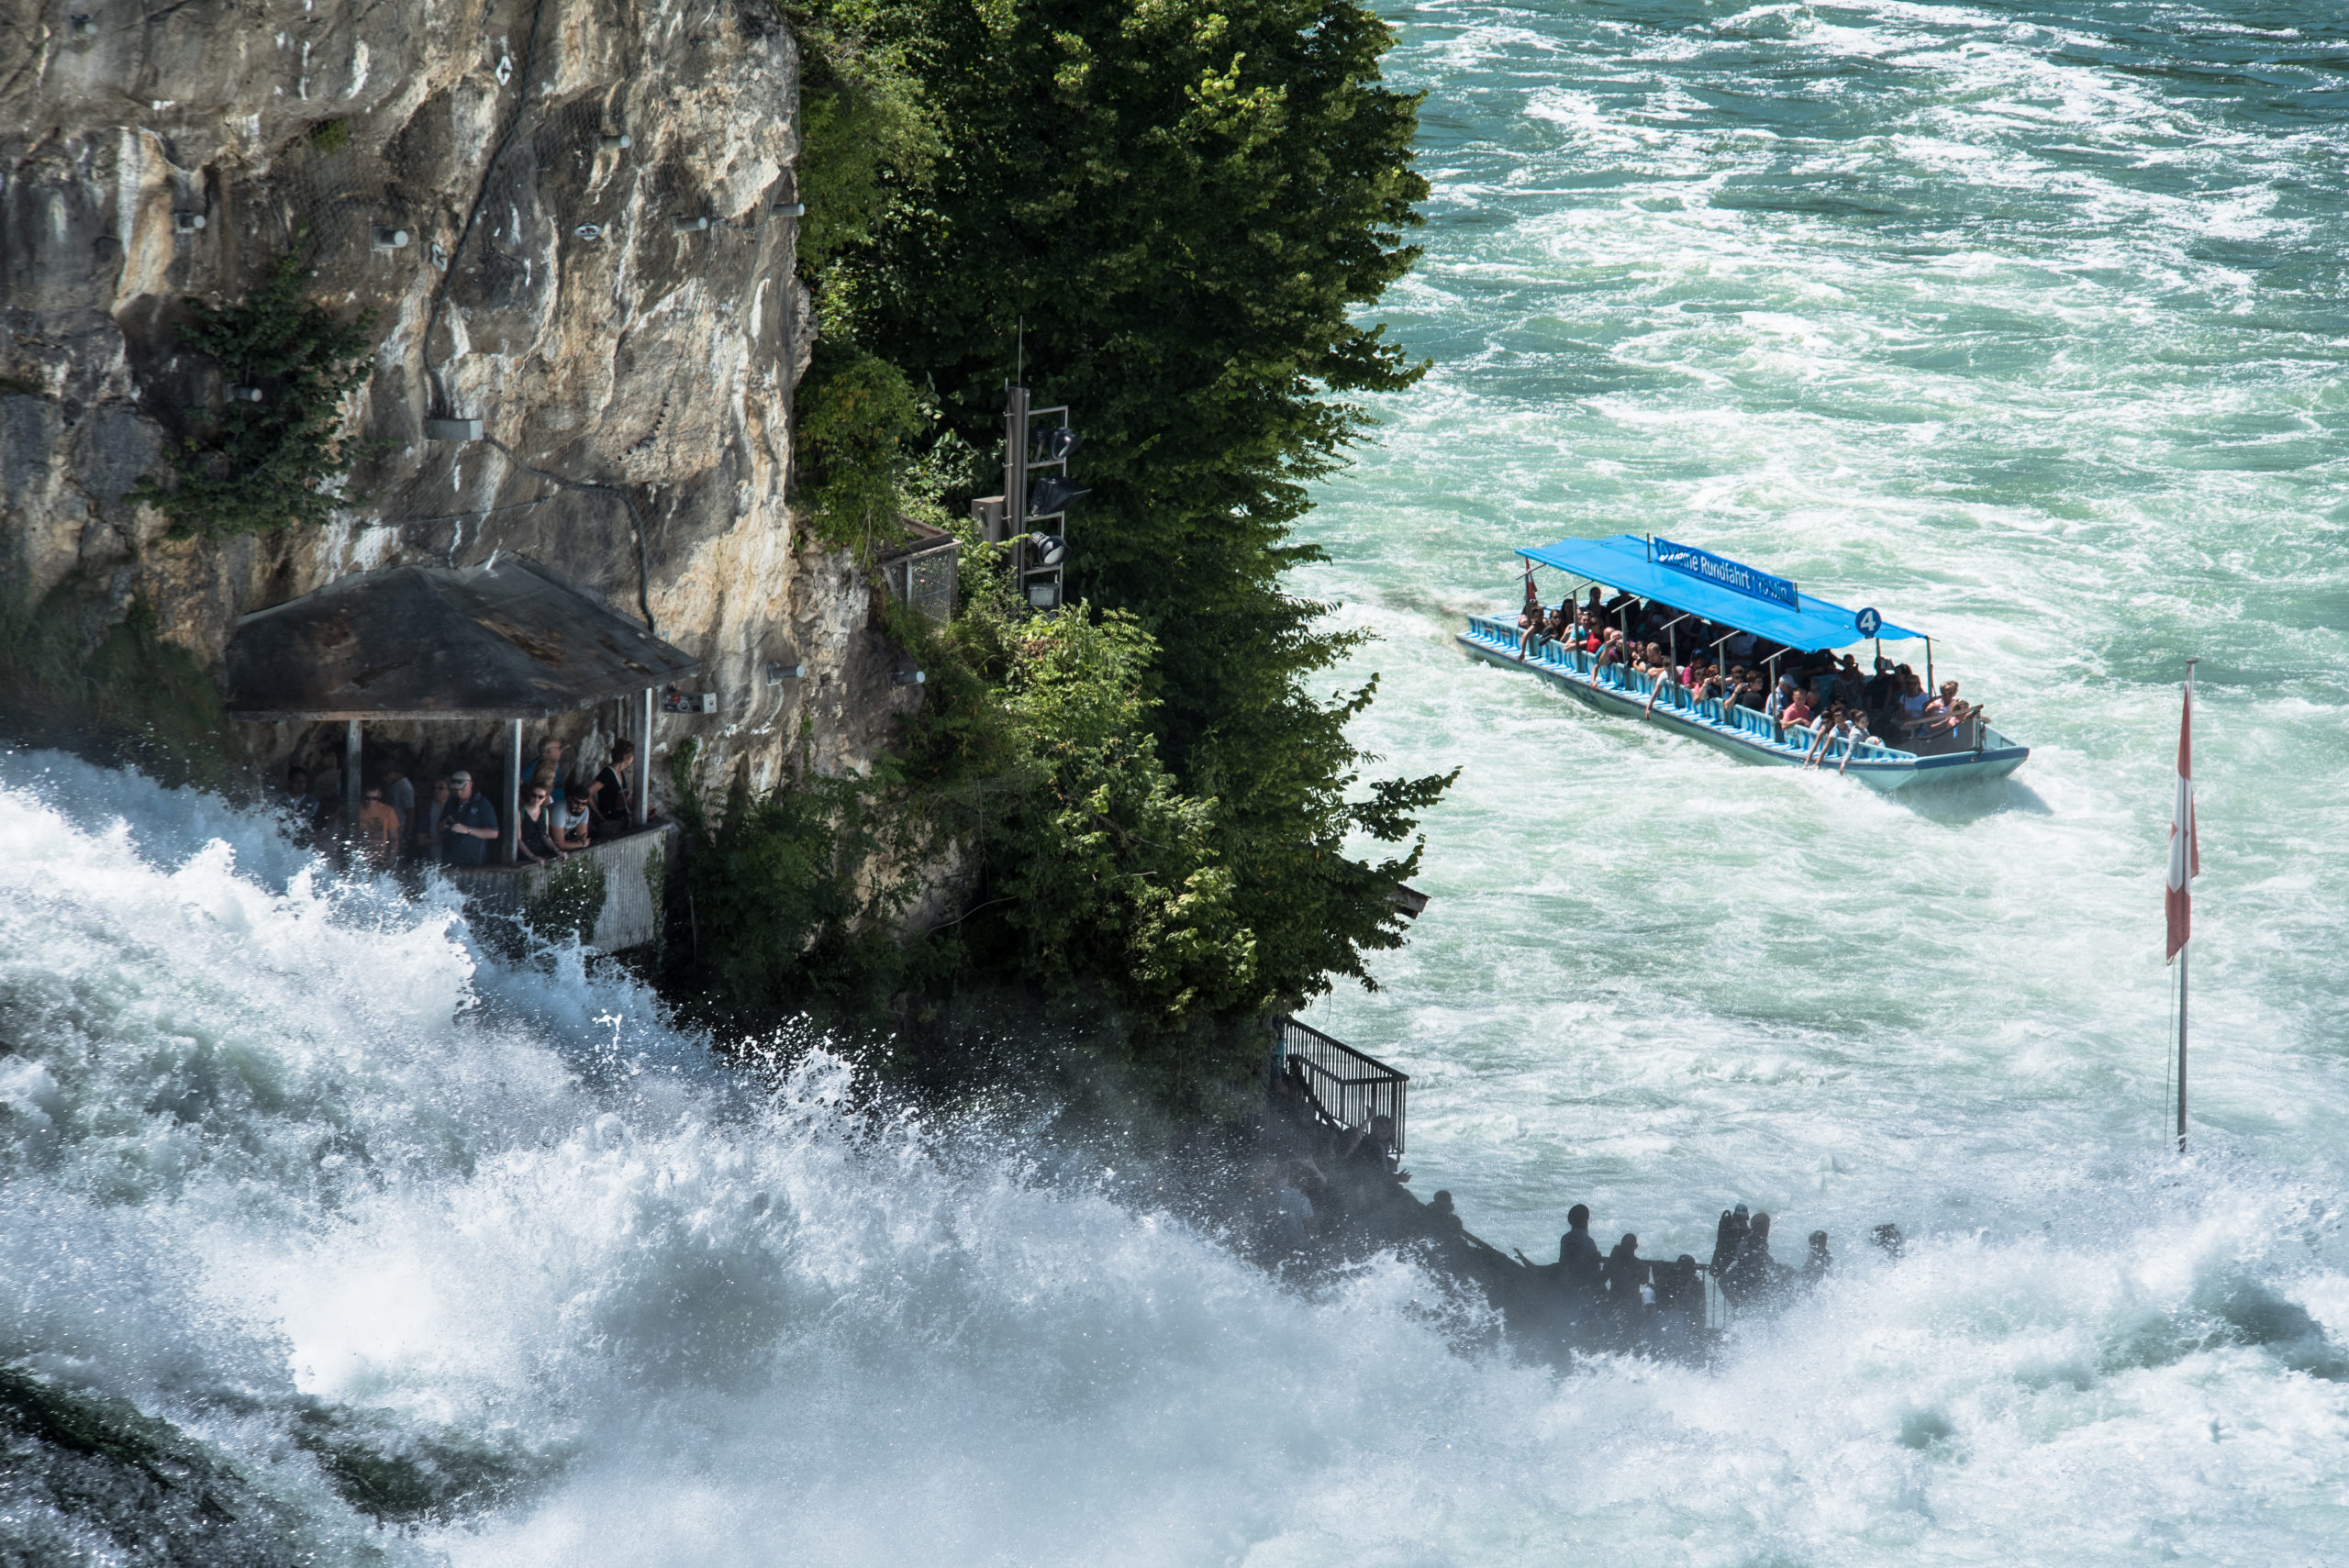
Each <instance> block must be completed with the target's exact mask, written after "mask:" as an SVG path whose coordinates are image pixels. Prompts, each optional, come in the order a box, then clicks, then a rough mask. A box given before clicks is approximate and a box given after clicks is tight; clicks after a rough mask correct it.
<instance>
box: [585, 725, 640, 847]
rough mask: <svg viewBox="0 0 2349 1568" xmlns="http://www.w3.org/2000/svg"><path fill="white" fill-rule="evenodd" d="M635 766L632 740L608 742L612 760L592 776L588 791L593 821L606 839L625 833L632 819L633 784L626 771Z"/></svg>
mask: <svg viewBox="0 0 2349 1568" xmlns="http://www.w3.org/2000/svg"><path fill="white" fill-rule="evenodd" d="M635 765H636V743H635V742H634V741H632V740H615V741H613V742H612V760H611V761H610V762H607V763H605V764H604V768H603V771H602V772H601V773H597V774H596V786H595V789H594V790H593V791H592V792H591V800H590V804H592V805H593V806H595V808H596V820H597V822H598V823H599V824H600V825H601V826H602V827H603V828H604V831H605V833H606V835H607V836H611V835H617V834H620V833H625V832H627V831H628V830H629V823H630V822H631V821H633V820H634V813H635V808H636V785H635V784H634V782H633V781H632V779H631V776H630V770H631V769H633V768H634V767H635Z"/></svg>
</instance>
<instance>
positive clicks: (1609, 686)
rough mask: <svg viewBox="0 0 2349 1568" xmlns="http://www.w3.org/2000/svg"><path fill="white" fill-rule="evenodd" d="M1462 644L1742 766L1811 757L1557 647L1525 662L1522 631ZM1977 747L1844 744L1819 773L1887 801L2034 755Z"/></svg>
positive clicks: (1998, 771)
mask: <svg viewBox="0 0 2349 1568" xmlns="http://www.w3.org/2000/svg"><path fill="white" fill-rule="evenodd" d="M1459 641H1460V645H1461V647H1462V648H1464V649H1465V650H1467V651H1469V652H1470V653H1473V654H1475V656H1476V657H1477V658H1479V659H1482V660H1484V661H1486V662H1488V663H1493V664H1498V665H1500V666H1502V667H1503V668H1505V669H1510V670H1522V671H1526V672H1529V673H1532V674H1534V675H1537V676H1539V677H1541V678H1542V680H1544V681H1546V682H1548V683H1549V684H1552V685H1554V686H1556V687H1558V688H1559V689H1561V690H1563V691H1564V692H1565V693H1566V694H1567V695H1570V696H1572V697H1574V698H1575V700H1576V701H1577V702H1580V703H1582V704H1583V705H1584V706H1587V707H1592V708H1595V709H1597V710H1598V712H1600V713H1604V714H1609V715H1611V716H1613V717H1619V718H1631V719H1636V720H1638V721H1639V722H1641V723H1642V724H1649V725H1653V726H1656V727H1658V728H1664V729H1668V730H1671V731H1673V732H1674V733H1675V734H1680V735H1686V736H1687V737H1688V738H1689V739H1691V740H1699V741H1702V742H1704V743H1705V744H1706V745H1709V746H1711V747H1712V748H1714V749H1715V750H1716V751H1725V752H1727V753H1728V754H1729V755H1731V756H1732V757H1735V758H1737V759H1738V760H1739V761H1740V762H1754V763H1758V764H1760V765H1762V766H1765V767H1780V768H1798V767H1801V766H1802V765H1803V764H1804V762H1805V760H1806V759H1807V758H1808V756H1809V746H1810V741H1809V736H1808V735H1799V736H1798V738H1797V739H1795V740H1791V741H1787V740H1778V739H1776V736H1775V735H1773V734H1772V733H1770V731H1771V730H1772V729H1774V728H1775V727H1774V726H1771V725H1770V724H1769V721H1768V720H1766V719H1764V718H1762V717H1760V716H1759V715H1757V714H1753V713H1752V712H1751V711H1750V710H1740V709H1732V710H1726V711H1725V710H1723V708H1722V707H1721V705H1720V703H1719V702H1709V703H1704V704H1700V705H1696V706H1687V705H1685V704H1683V703H1682V702H1681V701H1679V700H1678V694H1676V693H1663V694H1658V695H1656V697H1655V700H1654V701H1653V703H1651V702H1650V700H1649V692H1648V687H1647V683H1646V680H1645V678H1644V677H1642V676H1640V675H1637V674H1634V673H1631V672H1629V671H1626V670H1623V669H1621V667H1620V666H1616V667H1614V668H1613V669H1612V670H1609V671H1607V672H1601V671H1600V670H1598V668H1597V666H1596V665H1595V664H1594V663H1593V662H1592V661H1591V659H1590V658H1589V656H1588V655H1587V654H1576V653H1573V652H1571V651H1567V650H1565V649H1563V648H1560V647H1559V646H1558V645H1557V644H1555V643H1545V645H1544V647H1543V649H1542V652H1541V654H1540V655H1538V656H1536V657H1531V658H1526V659H1520V658H1519V657H1518V652H1517V628H1515V627H1512V626H1508V625H1506V624H1505V623H1503V622H1500V621H1497V620H1486V618H1485V617H1473V618H1472V619H1471V621H1470V623H1469V629H1468V630H1466V631H1464V632H1461V633H1460V634H1459ZM1614 675H1620V677H1621V680H1622V683H1623V684H1615V681H1614V680H1612V679H1610V678H1609V677H1610V676H1614ZM1980 739H1981V740H1982V741H1983V742H1984V743H1983V745H1982V746H1981V747H1980V748H1979V749H1978V750H1976V749H1969V750H1965V751H1947V752H1943V753H1940V754H1924V755H1920V754H1919V753H1917V752H1913V751H1899V750H1897V749H1895V748H1893V747H1889V746H1886V745H1884V744H1882V743H1881V742H1879V741H1875V740H1868V741H1864V742H1861V743H1860V744H1859V745H1858V747H1857V748H1856V749H1855V750H1854V752H1853V755H1852V756H1851V758H1850V759H1849V760H1848V761H1846V760H1845V758H1844V755H1843V751H1844V743H1843V742H1842V741H1837V742H1834V743H1832V744H1831V746H1830V747H1829V749H1828V754H1827V758H1826V761H1825V762H1822V763H1820V769H1821V771H1822V772H1832V773H1841V774H1842V776H1843V777H1845V778H1852V779H1857V780H1858V781H1859V782H1860V783H1862V784H1866V785H1867V786H1868V787H1869V788H1870V789H1874V790H1880V791H1883V792H1884V793H1886V794H1890V793H1891V792H1893V791H1895V790H1902V789H1909V788H1914V787H1920V786H1925V785H1932V786H1935V787H1940V786H1943V785H1948V784H1965V783H1971V782H1975V781H1979V780H1983V779H1995V778H2002V777H2004V776H2005V775H2007V774H2009V773H2013V772H2014V771H2015V770H2016V769H2017V768H2019V767H2021V766H2022V764H2023V761H2024V759H2026V758H2028V757H2029V756H2030V755H2031V748H2030V747H2028V746H2018V745H2015V744H2013V743H2012V742H2011V741H2009V740H2007V738H2006V737H2005V736H2003V735H2000V734H1999V733H1998V731H1997V730H1995V729H1992V728H1989V727H1987V726H1984V727H1983V728H1982V730H1981V734H1980Z"/></svg>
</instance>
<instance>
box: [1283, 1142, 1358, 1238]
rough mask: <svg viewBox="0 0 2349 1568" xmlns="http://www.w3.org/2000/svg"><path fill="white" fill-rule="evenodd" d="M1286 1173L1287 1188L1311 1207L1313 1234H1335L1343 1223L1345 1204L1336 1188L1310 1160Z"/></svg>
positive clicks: (1300, 1161) (1302, 1161) (1296, 1162)
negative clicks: (1291, 1187) (1293, 1190)
mask: <svg viewBox="0 0 2349 1568" xmlns="http://www.w3.org/2000/svg"><path fill="white" fill-rule="evenodd" d="M1288 1170H1289V1176H1288V1179H1289V1184H1290V1185H1291V1186H1293V1187H1295V1188H1296V1189H1297V1191H1298V1192H1300V1193H1303V1194H1304V1195H1305V1200H1306V1202H1307V1203H1308V1204H1309V1205H1311V1206H1312V1209H1313V1232H1314V1234H1315V1235H1317V1236H1329V1235H1333V1234H1335V1233H1336V1232H1337V1230H1338V1229H1339V1228H1340V1227H1341V1226H1343V1225H1344V1224H1345V1221H1346V1208H1345V1201H1344V1199H1342V1198H1341V1197H1340V1196H1339V1195H1338V1189H1337V1185H1336V1184H1335V1183H1333V1182H1331V1181H1330V1178H1329V1177H1327V1176H1325V1175H1323V1174H1322V1173H1321V1167H1319V1165H1316V1164H1315V1163H1314V1162H1312V1161H1310V1160H1298V1161H1295V1162H1292V1163H1291V1164H1290V1166H1289V1168H1288Z"/></svg>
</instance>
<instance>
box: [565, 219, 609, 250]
mask: <svg viewBox="0 0 2349 1568" xmlns="http://www.w3.org/2000/svg"><path fill="white" fill-rule="evenodd" d="M571 232H572V233H573V234H576V235H577V236H579V238H580V239H584V240H586V241H587V242H588V243H589V244H591V245H592V244H594V243H595V242H596V240H598V239H602V238H603V237H604V226H603V225H602V224H600V223H583V224H581V225H580V226H579V227H578V228H574V229H573V230H572V231H571Z"/></svg>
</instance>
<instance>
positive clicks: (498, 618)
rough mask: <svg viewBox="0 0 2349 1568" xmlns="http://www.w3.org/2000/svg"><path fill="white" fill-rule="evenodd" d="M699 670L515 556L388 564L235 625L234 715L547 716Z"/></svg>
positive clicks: (231, 653) (231, 644)
mask: <svg viewBox="0 0 2349 1568" xmlns="http://www.w3.org/2000/svg"><path fill="white" fill-rule="evenodd" d="M700 667H701V662H700V661H699V660H697V659H695V658H694V657H692V656H691V655H690V654H687V653H685V651H683V650H681V649H677V648H674V647H672V646H671V645H670V644H668V643H666V642H663V641H662V640H661V639H659V638H657V637H655V636H653V635H652V634H651V632H649V631H647V630H645V629H644V628H642V627H641V626H639V625H638V624H637V623H636V622H634V621H632V620H629V619H626V618H624V617H620V616H617V615H614V614H613V613H612V612H611V611H610V610H608V609H607V608H606V607H605V606H604V605H603V602H602V601H601V600H599V599H597V598H596V597H595V596H594V595H590V594H586V593H584V592H582V591H581V590H580V589H579V588H578V587H576V586H574V585H573V584H572V583H570V582H569V581H568V580H566V579H565V578H563V577H562V575H561V574H559V573H556V572H554V571H552V570H551V569H550V568H548V567H545V566H542V565H540V564H539V563H538V562H535V561H529V560H526V559H525V558H523V557H521V556H518V555H511V554H504V553H501V554H497V555H493V556H492V557H490V559H489V560H488V561H487V562H484V563H483V564H482V565H479V566H458V567H445V566H390V567H384V568H382V569H380V570H378V571H374V572H364V573H358V574H356V575H354V576H350V577H345V578H342V579H340V581H338V582H334V583H329V584H327V585H326V586H325V587H323V588H320V589H319V590H318V591H317V592H316V593H314V594H305V595H303V596H302V597H300V598H298V599H289V600H288V601H286V602H285V603H284V604H282V605H276V606H272V607H270V608H269V609H265V610H257V611H255V612H254V613H253V614H251V615H249V616H247V617H244V618H243V619H241V620H239V622H238V623H237V629H236V630H235V632H234V633H232V634H231V635H230V637H229V639H228V712H229V714H230V716H231V717H236V718H240V719H250V720H264V721H265V720H278V719H325V718H356V719H362V720H381V719H431V718H543V717H549V716H551V715H553V714H558V713H562V712H565V711H568V710H569V709H572V708H577V707H584V706H587V705H589V704H590V703H596V702H600V701H603V700H605V699H606V698H608V697H615V696H618V695H622V694H623V693H628V692H639V691H642V690H643V689H644V688H645V687H647V686H656V685H660V684H662V683H664V682H668V681H674V680H676V679H677V678H679V677H680V676H683V675H686V674H690V673H692V672H694V671H696V670H697V669H699V668H700Z"/></svg>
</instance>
